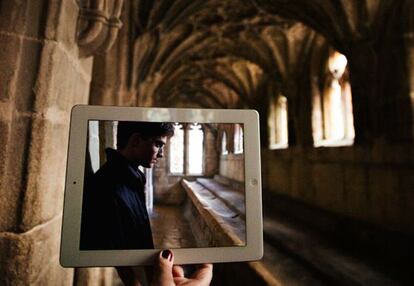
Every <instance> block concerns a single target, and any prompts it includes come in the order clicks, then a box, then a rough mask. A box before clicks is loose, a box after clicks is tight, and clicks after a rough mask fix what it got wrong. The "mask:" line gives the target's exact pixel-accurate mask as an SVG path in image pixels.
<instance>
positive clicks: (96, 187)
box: [80, 121, 174, 250]
mask: <svg viewBox="0 0 414 286" xmlns="http://www.w3.org/2000/svg"><path fill="white" fill-rule="evenodd" d="M173 135H174V127H173V124H172V123H161V122H129V121H124V122H123V121H120V122H119V123H118V129H117V150H114V149H110V148H108V149H106V155H107V161H106V163H105V164H104V165H102V167H101V168H100V169H99V170H98V171H97V172H96V173H95V174H94V175H93V176H92V177H91V179H90V180H88V182H86V183H85V188H84V189H85V190H84V196H83V199H84V202H83V207H82V223H81V243H80V249H81V250H102V249H151V248H154V245H153V241H152V232H151V226H150V223H149V218H148V213H147V209H146V206H145V205H146V204H145V193H144V189H145V183H146V179H145V175H144V174H143V173H142V172H141V171H140V170H139V169H138V167H139V166H143V167H145V168H152V167H153V166H154V165H155V164H156V162H157V160H158V159H160V158H162V157H163V147H164V145H165V144H166V142H167V139H168V138H169V137H171V136H173Z"/></svg>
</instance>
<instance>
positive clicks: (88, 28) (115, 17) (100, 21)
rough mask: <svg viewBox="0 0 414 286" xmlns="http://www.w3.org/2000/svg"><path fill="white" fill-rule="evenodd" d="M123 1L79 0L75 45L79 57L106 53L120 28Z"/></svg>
mask: <svg viewBox="0 0 414 286" xmlns="http://www.w3.org/2000/svg"><path fill="white" fill-rule="evenodd" d="M123 2H124V1H123V0H109V1H108V0H80V1H79V2H78V4H79V6H80V7H79V8H80V9H79V16H78V26H77V43H78V46H79V54H80V56H81V57H89V56H93V55H96V54H98V53H104V52H106V51H108V50H109V49H110V48H111V47H112V45H113V44H114V42H115V40H116V37H117V35H118V31H119V29H120V28H121V27H122V22H121V20H120V15H121V11H122V6H123Z"/></svg>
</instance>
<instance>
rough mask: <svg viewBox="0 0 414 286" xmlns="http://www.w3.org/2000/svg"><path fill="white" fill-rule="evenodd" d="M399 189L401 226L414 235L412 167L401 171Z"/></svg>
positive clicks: (413, 176)
mask: <svg viewBox="0 0 414 286" xmlns="http://www.w3.org/2000/svg"><path fill="white" fill-rule="evenodd" d="M398 191H399V192H400V193H401V197H402V199H401V203H400V205H399V206H398V207H399V208H400V209H401V212H402V214H401V217H400V224H401V225H400V228H401V229H402V230H405V231H407V232H408V233H409V234H411V235H414V175H413V171H412V170H411V169H408V168H407V169H403V170H400V171H399V180H398Z"/></svg>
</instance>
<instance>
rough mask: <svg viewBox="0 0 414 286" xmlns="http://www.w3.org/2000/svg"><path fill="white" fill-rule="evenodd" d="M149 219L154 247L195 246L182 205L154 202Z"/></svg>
mask: <svg viewBox="0 0 414 286" xmlns="http://www.w3.org/2000/svg"><path fill="white" fill-rule="evenodd" d="M150 220H151V229H152V237H153V240H154V246H155V248H161V249H164V248H186V247H187V248H188V247H196V240H195V238H194V235H193V233H192V232H191V227H190V225H189V223H188V222H187V220H186V219H185V218H184V210H183V207H181V206H170V205H157V204H156V205H154V209H153V212H152V214H151V216H150Z"/></svg>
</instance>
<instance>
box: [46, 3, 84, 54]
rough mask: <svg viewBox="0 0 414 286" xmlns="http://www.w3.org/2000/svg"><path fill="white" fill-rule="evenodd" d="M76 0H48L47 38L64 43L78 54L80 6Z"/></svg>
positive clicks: (66, 47)
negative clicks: (77, 40)
mask: <svg viewBox="0 0 414 286" xmlns="http://www.w3.org/2000/svg"><path fill="white" fill-rule="evenodd" d="M77 2H78V1H76V0H58V1H48V4H49V7H48V10H49V12H48V15H47V22H46V23H45V24H46V29H45V30H46V31H45V38H46V39H50V40H53V41H57V42H60V43H62V44H63V45H64V46H65V49H67V50H69V51H71V52H72V51H73V52H74V53H76V54H77V48H78V47H77V43H76V36H77V35H76V27H77V21H78V15H79V6H78V3H77Z"/></svg>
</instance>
